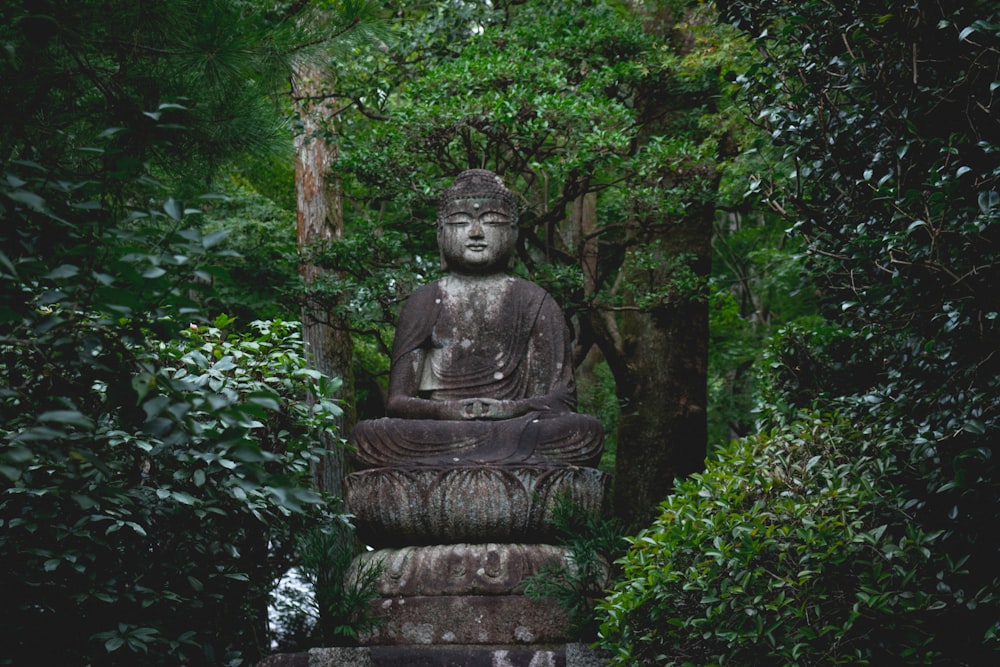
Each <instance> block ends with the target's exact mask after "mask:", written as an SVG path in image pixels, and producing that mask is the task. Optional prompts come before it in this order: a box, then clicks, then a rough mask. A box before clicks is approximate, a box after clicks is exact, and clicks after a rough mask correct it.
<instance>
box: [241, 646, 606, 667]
mask: <svg viewBox="0 0 1000 667" xmlns="http://www.w3.org/2000/svg"><path fill="white" fill-rule="evenodd" d="M295 657H297V658H298V659H300V660H301V661H302V662H301V665H302V667H603V666H604V665H607V664H608V654H607V653H606V652H604V651H600V650H596V649H593V648H591V647H590V646H588V645H586V644H581V643H578V642H574V643H570V644H566V645H560V644H557V645H544V644H543V645H540V646H532V647H524V648H521V647H515V646H462V645H454V644H449V645H444V646H355V647H336V648H314V649H311V650H310V651H309V652H308V653H299V654H295ZM270 664H271V663H267V662H266V661H265V662H261V663H258V664H257V667H270ZM298 664H299V663H296V665H298Z"/></svg>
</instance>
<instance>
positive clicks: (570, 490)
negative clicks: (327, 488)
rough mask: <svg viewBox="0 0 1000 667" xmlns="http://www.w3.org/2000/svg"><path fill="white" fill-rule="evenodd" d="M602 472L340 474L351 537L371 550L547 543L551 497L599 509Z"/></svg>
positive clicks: (505, 469) (527, 469) (496, 469)
mask: <svg viewBox="0 0 1000 667" xmlns="http://www.w3.org/2000/svg"><path fill="white" fill-rule="evenodd" d="M606 487H607V475H605V474H604V473H603V472H601V471H599V470H597V469H595V468H577V467H574V466H548V467H541V466H462V467H454V468H375V469H372V470H363V471H361V472H357V473H354V474H351V475H348V476H347V479H346V480H345V489H346V494H345V495H346V500H347V506H348V509H349V511H350V512H351V513H353V514H354V515H355V517H357V519H356V521H357V525H358V535H359V536H360V537H361V539H362V540H364V541H365V543H366V544H369V545H371V546H373V547H376V548H381V547H393V546H406V545H423V544H456V543H460V542H467V543H485V542H525V543H531V542H535V543H539V542H548V541H551V535H552V516H553V511H554V509H555V507H556V504H557V502H558V501H559V500H560V499H561V498H564V497H566V498H568V499H569V500H571V501H572V502H573V503H574V504H575V505H576V506H578V507H580V508H581V509H583V510H585V511H588V512H591V513H593V514H594V515H595V516H596V515H599V514H600V513H601V510H602V507H603V503H604V496H605V490H606Z"/></svg>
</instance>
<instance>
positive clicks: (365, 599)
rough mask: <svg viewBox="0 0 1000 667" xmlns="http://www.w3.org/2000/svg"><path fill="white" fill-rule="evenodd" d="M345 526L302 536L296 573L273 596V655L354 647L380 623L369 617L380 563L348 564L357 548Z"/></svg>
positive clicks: (295, 568) (323, 528)
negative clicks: (320, 648)
mask: <svg viewBox="0 0 1000 667" xmlns="http://www.w3.org/2000/svg"><path fill="white" fill-rule="evenodd" d="M353 537H354V535H353V530H348V528H347V526H343V525H340V526H333V527H319V528H316V529H313V530H310V531H307V532H305V533H304V534H303V535H301V536H300V538H299V540H298V543H297V549H296V552H295V567H294V568H293V570H291V571H290V572H289V573H288V576H286V577H285V578H284V579H283V580H282V583H281V584H280V585H279V587H278V588H277V589H276V590H275V591H274V592H273V594H272V597H271V603H272V605H273V608H274V609H275V612H276V613H275V615H274V618H273V619H272V621H273V625H274V626H275V627H276V628H277V633H276V635H277V636H276V637H275V649H276V650H277V651H280V652H296V651H306V650H308V649H309V648H311V647H315V646H341V645H349V644H352V643H354V642H355V641H356V640H357V638H358V636H359V635H360V634H362V633H364V632H365V631H367V630H370V629H372V628H373V627H375V626H376V625H378V624H379V623H381V622H382V621H383V620H384V619H382V618H380V617H378V616H374V615H373V614H372V607H371V603H372V602H373V601H374V600H375V599H376V598H378V590H377V588H376V586H377V583H378V579H379V577H380V576H381V575H382V572H383V571H384V567H383V566H382V563H381V562H380V561H370V562H367V563H364V564H361V565H360V566H359V567H357V568H351V563H352V562H353V561H354V557H355V556H356V555H357V553H358V550H357V548H356V546H357V544H358V542H357V540H355V539H353Z"/></svg>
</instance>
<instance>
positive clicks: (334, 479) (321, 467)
mask: <svg viewBox="0 0 1000 667" xmlns="http://www.w3.org/2000/svg"><path fill="white" fill-rule="evenodd" d="M323 76H324V75H323V73H322V72H319V71H317V70H316V69H314V68H311V67H307V66H305V65H300V66H299V67H297V68H296V71H295V75H294V77H293V94H294V97H295V100H296V101H297V103H298V111H299V115H300V118H301V121H302V131H301V132H300V133H299V134H298V135H297V136H296V137H295V189H296V219H297V222H298V243H299V250H300V252H301V256H302V258H303V260H302V264H301V267H300V271H301V273H302V277H303V279H304V281H305V282H306V285H307V287H308V286H312V285H313V284H314V283H315V282H316V280H317V279H318V278H320V277H321V276H322V275H323V270H322V269H321V268H319V267H317V266H315V265H314V264H312V263H311V262H310V260H309V253H310V248H312V247H314V246H316V245H319V244H324V243H335V242H337V241H339V240H340V239H341V238H343V234H344V219H343V211H342V207H341V198H340V188H339V184H338V183H337V182H336V180H335V179H333V178H332V177H331V174H330V165H331V163H332V161H333V158H334V157H336V153H337V146H336V144H333V143H330V142H329V141H328V140H327V139H326V138H325V137H328V136H331V133H330V132H329V131H326V132H324V129H326V130H328V129H329V128H330V126H331V125H332V123H333V122H334V116H335V115H336V108H335V107H334V103H333V101H332V99H330V98H325V99H324V98H322V97H320V93H321V90H322V89H323V88H324V86H323V85H322V84H323V83H324V82H323ZM302 337H303V340H304V342H305V348H306V354H307V355H308V358H309V359H310V361H311V362H312V365H313V367H314V368H315V369H316V370H318V371H320V372H321V373H324V374H325V375H329V376H331V377H340V378H341V379H342V381H343V385H342V386H341V390H340V396H338V398H340V399H351V398H352V397H353V386H354V375H353V372H352V365H351V364H352V359H353V346H352V343H351V335H350V332H349V331H348V328H347V326H346V323H345V322H343V321H341V320H340V319H338V318H337V317H336V316H335V314H334V312H333V311H332V308H331V304H329V303H328V302H326V301H325V300H323V299H320V298H316V297H313V296H310V297H308V298H307V300H306V302H305V304H304V305H303V307H302ZM342 407H343V408H344V414H343V417H342V418H341V420H340V423H339V424H338V425H337V426H338V427H339V428H338V431H339V432H340V433H342V434H344V435H346V434H347V432H348V430H349V429H350V428H351V427H352V426H353V425H354V421H355V417H354V409H353V407H352V406H351V405H350V404H348V403H346V402H345V403H344V404H342ZM323 445H324V448H325V449H326V450H327V455H326V456H325V457H324V458H323V459H322V460H321V461H320V462H319V463H318V464H315V465H314V467H313V477H314V480H315V483H316V486H317V488H319V489H322V490H324V491H327V492H329V493H331V494H332V495H334V496H336V497H338V498H342V497H343V488H344V487H343V478H344V463H345V462H344V449H343V447H342V446H341V445H340V443H339V442H324V443H323Z"/></svg>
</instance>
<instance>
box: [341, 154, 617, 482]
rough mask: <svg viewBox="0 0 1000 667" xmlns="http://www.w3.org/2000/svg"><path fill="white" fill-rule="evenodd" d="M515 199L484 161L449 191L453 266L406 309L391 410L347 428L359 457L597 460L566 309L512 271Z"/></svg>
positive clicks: (366, 461)
mask: <svg viewBox="0 0 1000 667" xmlns="http://www.w3.org/2000/svg"><path fill="white" fill-rule="evenodd" d="M516 202H517V198H516V196H515V195H514V194H513V193H512V192H510V191H509V190H507V188H505V187H504V185H503V182H502V181H501V180H500V178H499V177H498V176H497V175H496V174H494V173H493V172H490V171H486V170H483V169H469V170H466V171H464V172H462V173H461V174H459V175H458V177H457V178H456V179H455V183H454V184H453V186H452V187H450V188H448V189H447V190H445V192H444V193H442V196H441V200H440V202H439V208H438V226H437V238H438V247H439V249H440V251H441V258H442V266H443V267H445V268H447V271H448V274H447V275H446V276H444V277H443V278H441V279H439V280H436V281H434V282H432V283H428V284H426V285H423V286H421V287H420V288H418V289H417V290H416V291H415V292H414V293H413V294H411V295H410V297H409V298H408V299H407V300H406V302H405V303H404V304H403V307H402V308H401V309H400V313H399V320H398V323H397V327H396V335H395V339H394V341H393V349H392V359H391V364H390V368H389V392H388V400H387V401H386V414H387V417H386V418H383V419H370V420H363V421H361V422H359V423H358V424H357V425H356V426H355V428H354V429H353V430H352V431H351V433H350V434H349V435H348V441H349V442H350V443H351V445H352V446H353V450H354V457H355V460H356V463H357V464H358V465H359V466H361V467H365V468H371V467H386V466H393V465H403V466H406V465H471V464H477V465H492V464H510V465H517V464H525V463H532V464H538V463H546V462H554V463H562V464H571V465H584V466H588V465H595V464H596V463H597V461H598V460H599V459H600V455H601V447H602V439H603V429H602V427H601V423H600V421H599V420H597V419H596V418H594V417H592V416H590V415H583V414H578V413H576V412H575V408H576V393H575V392H576V389H575V385H574V379H573V355H572V345H571V340H570V335H569V328H568V327H567V324H566V318H565V315H564V314H563V312H562V311H561V309H560V308H559V305H558V304H557V303H556V301H555V299H553V298H552V296H551V295H550V294H548V293H547V292H546V291H545V290H544V289H543V288H542V287H540V286H539V285H536V284H534V283H532V282H529V281H527V280H523V279H521V278H516V277H514V276H510V275H507V271H508V269H509V268H510V260H511V259H512V258H513V256H514V250H515V248H516V242H517V204H516Z"/></svg>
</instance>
